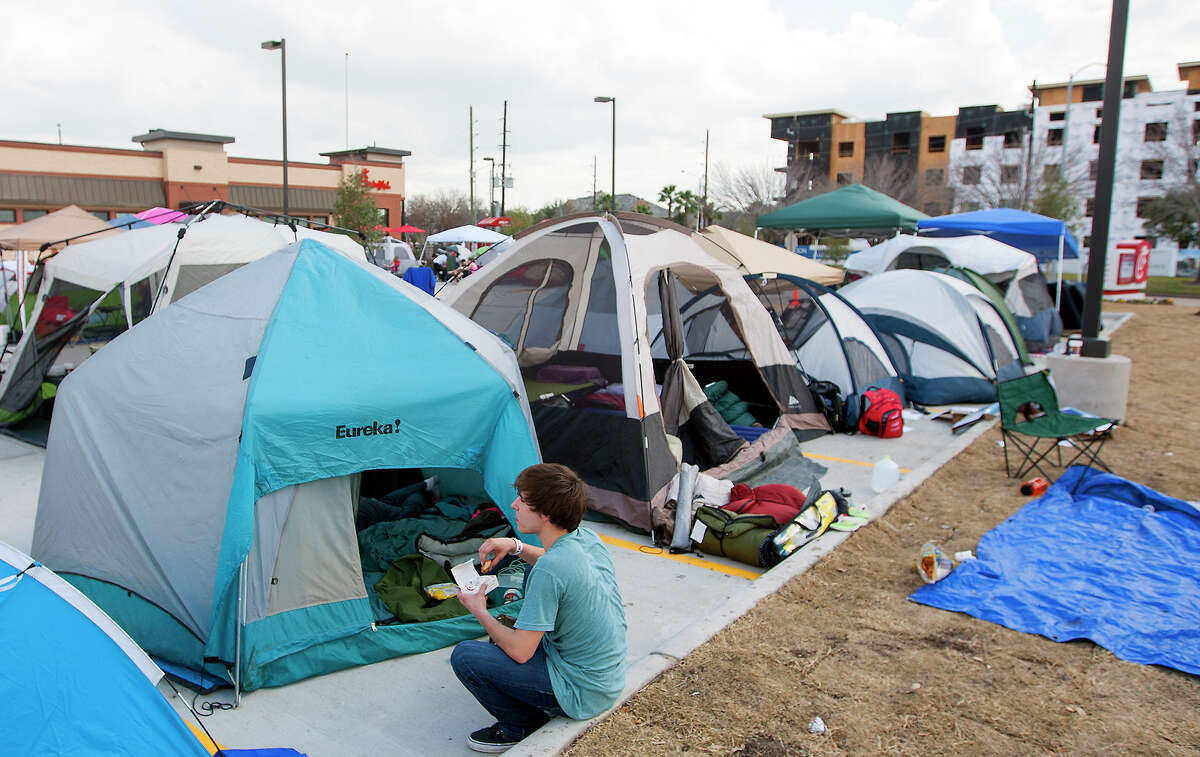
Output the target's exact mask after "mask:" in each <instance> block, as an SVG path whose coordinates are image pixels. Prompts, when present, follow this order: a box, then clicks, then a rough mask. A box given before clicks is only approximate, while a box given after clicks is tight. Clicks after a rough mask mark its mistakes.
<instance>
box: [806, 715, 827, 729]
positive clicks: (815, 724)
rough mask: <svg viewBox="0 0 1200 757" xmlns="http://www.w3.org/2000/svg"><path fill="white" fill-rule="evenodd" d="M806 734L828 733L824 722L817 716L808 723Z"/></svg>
mask: <svg viewBox="0 0 1200 757" xmlns="http://www.w3.org/2000/svg"><path fill="white" fill-rule="evenodd" d="M808 732H809V733H828V732H829V728H827V727H826V726H825V721H824V720H821V718H820V717H819V716H818V717H815V718H813V719H812V720H810V721H809V723H808Z"/></svg>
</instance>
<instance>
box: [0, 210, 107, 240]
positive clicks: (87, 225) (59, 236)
mask: <svg viewBox="0 0 1200 757" xmlns="http://www.w3.org/2000/svg"><path fill="white" fill-rule="evenodd" d="M120 233H122V231H121V229H115V228H113V227H112V226H109V225H108V222H107V221H101V220H100V219H99V218H97V217H96V216H94V215H92V214H91V213H89V212H87V211H86V210H84V209H83V208H80V207H79V206H78V205H68V206H67V207H65V208H60V209H59V210H56V211H54V212H53V213H47V214H46V215H44V216H41V217H40V218H35V219H33V220H32V221H26V222H25V223H22V224H17V225H16V226H9V227H8V228H6V229H0V247H3V248H4V249H6V250H29V251H36V250H39V249H41V247H42V245H44V244H49V245H51V246H53V247H61V246H62V245H60V244H57V243H59V242H64V241H65V240H68V239H74V238H75V237H80V236H83V235H85V234H86V235H88V236H86V237H84V238H85V239H87V241H89V242H90V241H92V240H94V239H99V238H100V237H101V236H112V235H116V234H120Z"/></svg>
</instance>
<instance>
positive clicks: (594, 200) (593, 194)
mask: <svg viewBox="0 0 1200 757" xmlns="http://www.w3.org/2000/svg"><path fill="white" fill-rule="evenodd" d="M58 142H59V144H62V139H61V138H60V139H59V140H58ZM595 209H596V156H595V155H593V156H592V210H593V211H594V210H595Z"/></svg>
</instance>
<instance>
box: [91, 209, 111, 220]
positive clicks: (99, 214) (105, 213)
mask: <svg viewBox="0 0 1200 757" xmlns="http://www.w3.org/2000/svg"><path fill="white" fill-rule="evenodd" d="M88 212H89V213H91V214H92V215H94V216H96V217H97V218H99V219H100V220H101V221H107V220H108V211H107V210H89V211H88Z"/></svg>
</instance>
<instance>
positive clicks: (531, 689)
mask: <svg viewBox="0 0 1200 757" xmlns="http://www.w3.org/2000/svg"><path fill="white" fill-rule="evenodd" d="M450 665H451V667H453V668H454V674H455V675H456V676H458V680H460V681H462V684H463V686H466V687H467V691H470V692H471V694H472V695H473V696H474V697H475V698H476V699H477V700H479V703H480V704H481V705H483V708H484V709H485V710H487V711H488V712H490V713H492V716H493V717H495V718H496V721H497V722H499V723H500V727H501V728H503V729H504V732H505V734H507V735H509V736H512V737H513V738H516V739H523V738H525V737H526V736H528V735H529V734H531V733H533V732H534V731H536V730H537V729H539V728H541V727H542V726H543V725H545V724H546V723H547V721H549V720H550V718H552V717H562V716H565V715H566V713H565V712H563V710H562V708H561V707H559V706H558V700H557V699H556V698H555V697H554V689H553V687H552V686H551V685H550V670H549V669H548V668H547V667H546V652H545V650H543V649H542V646H541V644H539V645H538V648H537V651H536V652H534V653H533V657H530V658H529V661H528V662H526V663H524V664H522V663H518V662H517V661H516V660H514V659H513V658H511V657H509V656H508V653H507V652H505V651H504V650H503V649H501V648H500V647H498V646H496V645H495V644H490V643H488V642H486V641H464V642H462V643H460V644H459V645H458V646H456V647H455V648H454V651H453V652H452V653H451V654H450Z"/></svg>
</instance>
